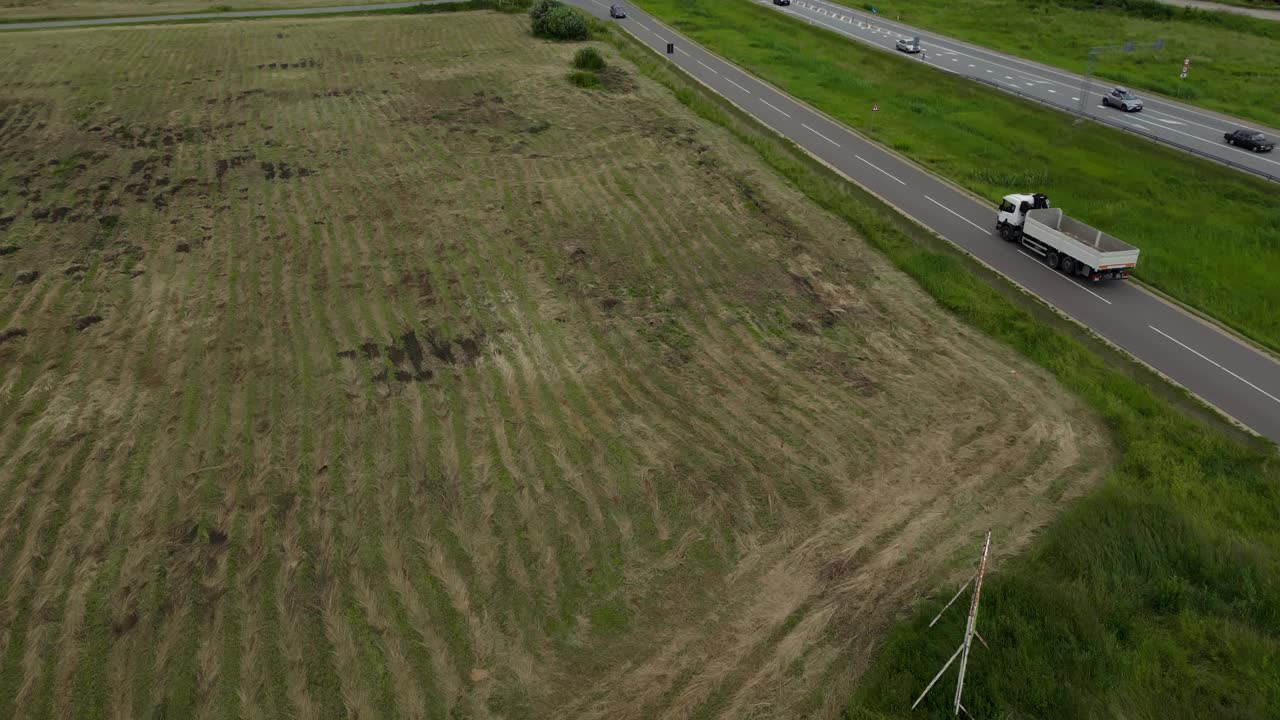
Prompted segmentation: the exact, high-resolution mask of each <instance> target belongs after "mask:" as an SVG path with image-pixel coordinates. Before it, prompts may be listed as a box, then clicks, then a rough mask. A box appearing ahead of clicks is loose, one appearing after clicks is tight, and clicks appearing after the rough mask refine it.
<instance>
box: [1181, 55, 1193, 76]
mask: <svg viewBox="0 0 1280 720" xmlns="http://www.w3.org/2000/svg"><path fill="white" fill-rule="evenodd" d="M1190 71H1191V58H1187V59H1185V60H1183V61H1182V72H1180V73H1178V77H1179V78H1182V79H1183V80H1186V79H1187V73H1188V72H1190Z"/></svg>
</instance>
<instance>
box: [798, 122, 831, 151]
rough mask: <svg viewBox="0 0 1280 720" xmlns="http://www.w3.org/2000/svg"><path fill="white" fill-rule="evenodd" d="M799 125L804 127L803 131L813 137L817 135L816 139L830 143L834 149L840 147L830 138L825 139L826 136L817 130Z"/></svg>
mask: <svg viewBox="0 0 1280 720" xmlns="http://www.w3.org/2000/svg"><path fill="white" fill-rule="evenodd" d="M800 124H801V125H803V126H804V129H805V130H808V131H809V132H811V133H813V134H814V135H817V136H818V137H820V138H822V139H823V140H826V141H827V142H829V143H831V144H832V145H835V146H836V147H840V143H838V142H836V141H835V140H832V139H831V138H829V137H827V136H826V135H823V134H822V133H820V132H818V131H817V130H814V129H813V128H811V127H809V126H808V125H805V124H804V123H800Z"/></svg>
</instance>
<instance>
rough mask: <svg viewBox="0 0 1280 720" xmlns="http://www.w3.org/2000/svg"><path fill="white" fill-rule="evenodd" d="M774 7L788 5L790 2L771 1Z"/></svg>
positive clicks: (789, 0)
mask: <svg viewBox="0 0 1280 720" xmlns="http://www.w3.org/2000/svg"><path fill="white" fill-rule="evenodd" d="M773 4H774V5H790V4H791V0H773Z"/></svg>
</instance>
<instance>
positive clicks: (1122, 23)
mask: <svg viewBox="0 0 1280 720" xmlns="http://www.w3.org/2000/svg"><path fill="white" fill-rule="evenodd" d="M840 1H841V0H827V2H832V3H838V2H840ZM843 4H845V5H848V6H849V7H851V8H854V9H856V10H858V11H860V12H861V13H862V14H866V8H865V4H864V3H862V2H852V1H851V0H844V2H843ZM871 4H873V5H875V7H876V10H877V11H878V12H879V16H880V17H883V18H885V19H887V20H896V21H900V22H903V23H907V24H910V25H913V26H915V27H918V28H921V29H923V30H931V31H933V32H936V33H939V34H942V35H946V36H948V37H953V38H956V39H958V40H964V41H967V42H971V43H975V44H978V45H982V46H984V47H988V48H991V49H992V50H998V51H1000V52H1004V53H1008V54H1010V55H1016V56H1018V57H1023V58H1027V59H1028V60H1035V61H1037V62H1041V63H1044V64H1046V65H1052V66H1054V67H1059V68H1063V69H1065V70H1070V71H1072V72H1077V73H1084V72H1085V70H1086V68H1087V65H1088V50H1089V48H1091V47H1106V46H1116V45H1121V44H1123V43H1124V42H1125V41H1128V40H1133V41H1135V42H1136V43H1137V44H1138V45H1140V46H1149V44H1150V43H1151V42H1152V41H1155V40H1164V41H1165V44H1164V48H1163V49H1162V50H1160V51H1156V52H1132V53H1125V52H1117V51H1111V52H1106V53H1102V54H1099V56H1098V59H1097V62H1096V63H1095V67H1094V72H1095V74H1096V77H1097V79H1098V80H1099V82H1104V81H1105V80H1104V79H1110V80H1112V81H1114V82H1116V83H1117V84H1123V85H1131V86H1133V87H1136V88H1144V89H1147V90H1152V91H1155V92H1158V93H1161V94H1163V95H1166V96H1168V97H1172V98H1177V99H1179V100H1182V101H1184V102H1189V103H1193V104H1196V105H1200V106H1203V107H1206V108H1210V109H1212V110H1217V111H1219V112H1223V113H1227V114H1228V115H1231V116H1233V117H1242V118H1250V119H1252V120H1254V121H1257V122H1260V123H1264V124H1266V125H1270V126H1272V127H1280V98H1277V95H1276V92H1275V88H1276V87H1277V86H1280V64H1277V63H1276V62H1275V57H1276V54H1277V53H1280V22H1276V21H1274V20H1262V19H1258V18H1251V17H1245V16H1240V15H1225V14H1223V13H1212V12H1205V11H1203V10H1196V9H1195V8H1185V7H1176V6H1169V5H1164V4H1161V3H1157V2H1155V1H1154V0H1139V1H1135V0H1106V1H1105V2H1103V3H1101V4H1100V5H1099V6H1097V7H1095V2H1094V0H1045V2H1041V3H1037V4H1035V5H1028V4H1027V3H1025V2H1020V0H968V1H967V2H964V3H955V2H949V0H883V1H878V2H875V3H871ZM993 18H1001V19H1003V20H1001V21H995V22H993ZM1188 58H1190V59H1191V69H1190V71H1189V72H1188V73H1187V77H1186V78H1181V77H1179V73H1180V72H1181V70H1182V62H1183V60H1185V59H1188Z"/></svg>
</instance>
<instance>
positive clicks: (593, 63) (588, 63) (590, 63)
mask: <svg viewBox="0 0 1280 720" xmlns="http://www.w3.org/2000/svg"><path fill="white" fill-rule="evenodd" d="M604 65H605V63H604V56H603V55H601V54H600V51H599V50H596V49H595V48H593V47H584V48H582V49H581V50H579V51H578V52H576V53H574V54H573V66H574V67H576V68H578V69H579V70H592V71H594V70H602V69H604Z"/></svg>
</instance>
